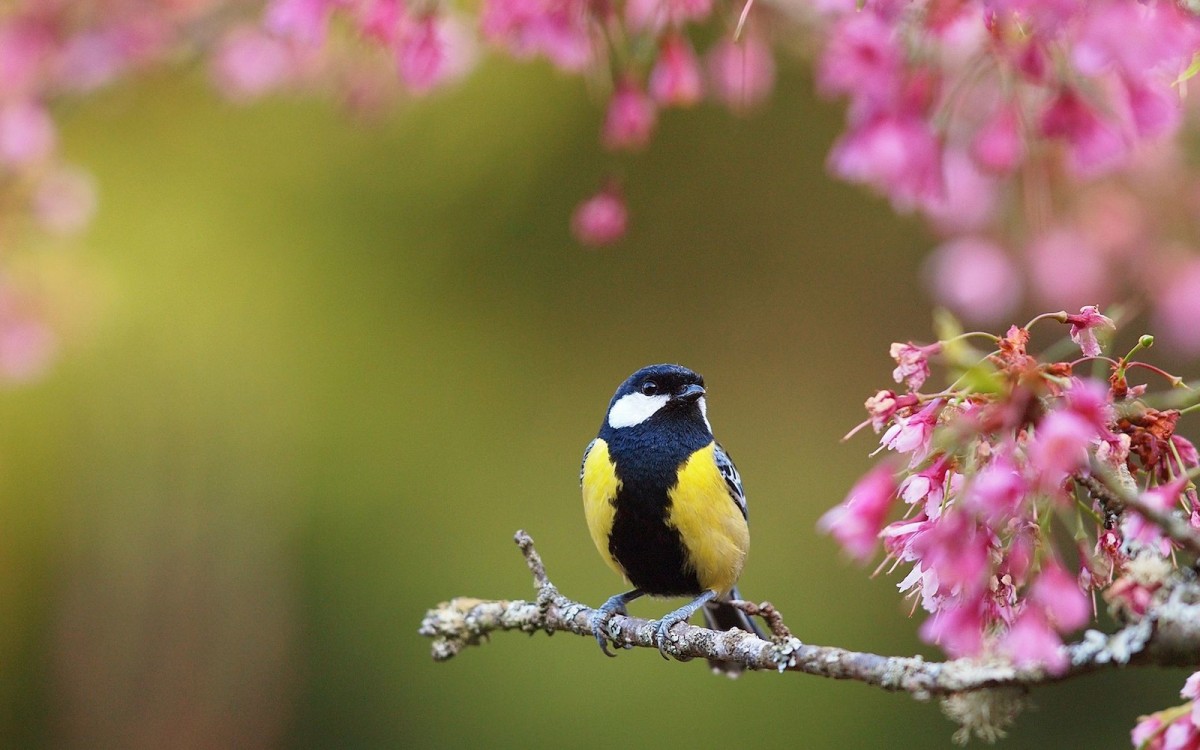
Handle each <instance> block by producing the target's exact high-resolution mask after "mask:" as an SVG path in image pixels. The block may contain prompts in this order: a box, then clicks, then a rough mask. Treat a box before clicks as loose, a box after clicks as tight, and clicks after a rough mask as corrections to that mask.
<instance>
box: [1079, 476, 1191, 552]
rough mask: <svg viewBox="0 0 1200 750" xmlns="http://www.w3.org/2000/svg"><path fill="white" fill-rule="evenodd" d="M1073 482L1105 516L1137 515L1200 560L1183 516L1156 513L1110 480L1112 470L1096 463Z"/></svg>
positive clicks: (1118, 481)
mask: <svg viewBox="0 0 1200 750" xmlns="http://www.w3.org/2000/svg"><path fill="white" fill-rule="evenodd" d="M1075 480H1076V481H1077V482H1079V483H1080V484H1082V485H1083V486H1084V488H1086V489H1087V491H1088V492H1089V493H1090V494H1091V495H1092V497H1094V498H1096V501H1097V502H1099V503H1100V505H1101V506H1102V507H1103V508H1104V510H1105V511H1106V513H1112V514H1120V513H1121V512H1122V511H1123V510H1125V509H1129V510H1133V511H1136V512H1137V513H1139V514H1140V515H1142V516H1143V517H1145V518H1146V520H1148V521H1150V522H1151V523H1153V524H1154V525H1155V526H1157V527H1158V528H1160V529H1162V532H1163V533H1164V534H1166V535H1167V536H1168V537H1169V538H1170V539H1172V540H1173V541H1175V542H1177V543H1178V544H1179V546H1180V547H1182V548H1183V549H1185V550H1187V551H1188V552H1190V553H1191V554H1192V555H1195V556H1196V557H1200V534H1197V533H1196V530H1195V529H1193V528H1192V525H1191V524H1190V523H1188V521H1187V520H1186V519H1185V518H1183V516H1181V515H1178V514H1176V513H1172V512H1171V511H1165V510H1159V509H1158V508H1155V507H1154V506H1153V505H1150V504H1149V503H1147V502H1146V501H1145V500H1143V499H1142V497H1141V495H1139V494H1137V493H1136V492H1130V491H1129V490H1127V489H1126V488H1125V487H1124V486H1122V485H1121V483H1120V480H1118V479H1117V478H1116V477H1115V476H1113V472H1112V470H1111V469H1109V468H1107V467H1104V466H1102V465H1100V464H1099V462H1093V465H1092V473H1091V474H1082V473H1081V474H1077V475H1076V476H1075Z"/></svg>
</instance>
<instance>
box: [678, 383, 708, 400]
mask: <svg viewBox="0 0 1200 750" xmlns="http://www.w3.org/2000/svg"><path fill="white" fill-rule="evenodd" d="M703 395H704V386H702V385H689V386H685V387H684V388H683V390H681V391H679V392H678V393H676V394H675V396H674V397H673V398H672V399H671V400H672V401H686V402H687V403H689V404H694V403H695V402H696V401H697V400H698V399H699V398H700V397H701V396H703Z"/></svg>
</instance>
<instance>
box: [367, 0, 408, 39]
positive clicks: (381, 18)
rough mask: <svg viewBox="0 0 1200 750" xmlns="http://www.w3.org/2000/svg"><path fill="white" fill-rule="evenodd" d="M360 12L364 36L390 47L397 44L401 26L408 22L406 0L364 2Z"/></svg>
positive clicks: (371, 0)
mask: <svg viewBox="0 0 1200 750" xmlns="http://www.w3.org/2000/svg"><path fill="white" fill-rule="evenodd" d="M358 10H359V28H360V29H361V30H362V33H363V35H364V36H366V37H368V38H371V39H375V40H377V41H379V42H382V43H383V44H384V45H385V46H388V47H391V46H392V45H393V44H395V42H396V39H397V38H398V37H399V35H400V29H401V26H402V25H403V24H404V23H405V22H406V21H407V20H408V6H407V4H406V3H405V2H404V0H364V2H362V4H361V5H359V6H358Z"/></svg>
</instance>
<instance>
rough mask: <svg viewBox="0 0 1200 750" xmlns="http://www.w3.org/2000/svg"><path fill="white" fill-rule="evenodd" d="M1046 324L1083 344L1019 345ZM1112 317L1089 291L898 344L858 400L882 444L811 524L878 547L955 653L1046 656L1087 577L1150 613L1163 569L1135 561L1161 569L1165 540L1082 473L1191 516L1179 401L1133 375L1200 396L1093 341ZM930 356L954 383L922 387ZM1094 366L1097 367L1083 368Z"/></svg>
mask: <svg viewBox="0 0 1200 750" xmlns="http://www.w3.org/2000/svg"><path fill="white" fill-rule="evenodd" d="M1055 321H1057V322H1058V323H1059V324H1062V325H1065V326H1069V328H1068V329H1067V330H1066V331H1064V333H1069V335H1070V338H1071V339H1072V340H1073V341H1074V343H1075V344H1076V345H1077V346H1078V347H1079V355H1080V356H1079V357H1078V358H1075V359H1074V360H1065V361H1057V360H1044V359H1040V358H1038V357H1037V356H1035V355H1033V354H1031V353H1030V352H1029V349H1028V345H1029V339H1030V330H1029V329H1030V327H1031V326H1032V325H1033V324H1034V323H1040V324H1041V325H1051V324H1053V323H1054V322H1055ZM1113 328H1114V323H1113V321H1112V320H1110V319H1109V318H1108V317H1107V316H1105V315H1103V314H1102V313H1101V312H1100V311H1099V310H1098V309H1097V308H1095V307H1091V306H1089V307H1085V308H1083V309H1082V310H1080V312H1079V313H1075V314H1068V313H1065V312H1062V313H1055V314H1049V315H1043V316H1039V317H1038V318H1035V319H1034V321H1031V323H1030V324H1027V325H1026V326H1024V327H1017V326H1013V327H1011V328H1010V329H1009V330H1008V332H1007V333H1006V334H1005V335H1004V336H999V337H998V336H992V335H991V334H986V333H971V334H956V335H948V336H947V337H946V338H944V339H943V340H941V341H938V342H936V343H935V344H931V345H926V346H917V345H915V344H912V343H898V344H894V345H893V346H892V352H891V354H892V357H893V359H895V361H896V364H897V367H896V370H895V372H894V373H893V376H894V379H895V381H896V382H897V383H903V384H904V385H905V386H906V388H905V389H904V390H903V391H902V392H895V391H891V390H884V391H880V392H878V393H876V394H875V395H874V396H872V397H871V398H870V399H868V400H867V403H866V408H867V412H868V415H869V418H868V420H867V421H865V422H864V423H863V425H861V426H860V427H866V426H871V427H873V428H874V430H875V432H877V433H880V448H879V451H885V452H887V453H888V454H889V456H888V457H887V458H885V459H884V460H882V461H881V462H880V463H879V464H877V465H876V467H875V468H873V469H871V470H870V471H869V472H868V473H867V474H866V476H864V477H863V478H862V479H861V480H860V481H859V482H858V483H857V484H856V485H855V486H854V488H853V489H851V491H850V493H849V494H848V495H847V497H846V499H845V500H844V501H843V502H842V503H841V504H839V505H837V506H835V507H834V508H833V509H831V510H830V511H828V512H827V513H826V514H825V515H824V516H823V517H822V518H821V520H820V523H819V525H820V528H821V529H822V530H824V531H826V532H827V533H829V534H830V535H832V536H833V537H834V539H836V540H837V541H838V543H839V544H840V545H841V546H842V547H843V549H845V550H846V552H848V553H849V554H850V555H852V556H853V557H855V558H857V559H859V560H861V561H864V562H866V561H869V560H870V559H872V558H873V557H874V556H875V555H876V554H877V553H878V552H879V551H880V550H882V551H883V554H884V561H883V563H882V564H881V565H880V568H881V569H887V570H889V571H891V570H894V569H896V568H904V569H905V570H904V577H903V579H902V580H901V581H900V582H899V584H898V587H899V589H900V591H902V592H904V593H905V594H907V595H909V596H911V597H913V598H914V600H915V602H914V607H916V606H920V607H921V608H922V609H924V610H925V611H926V612H927V613H928V615H929V616H928V617H927V618H926V619H925V621H924V623H923V624H922V626H921V629H920V633H921V636H922V638H923V639H925V640H926V641H928V642H930V643H936V644H938V645H940V646H941V647H942V649H943V650H945V651H946V652H947V653H948V654H950V655H951V656H953V657H962V656H983V655H989V656H999V657H1005V658H1007V659H1009V660H1011V661H1012V662H1013V663H1015V664H1017V665H1022V666H1030V665H1040V666H1044V667H1045V668H1047V669H1049V670H1051V671H1058V670H1061V669H1063V668H1064V667H1065V666H1066V655H1065V653H1064V651H1063V649H1062V648H1061V646H1062V643H1063V641H1062V639H1063V636H1064V635H1066V634H1069V633H1071V632H1072V631H1075V630H1077V629H1079V628H1081V627H1083V626H1084V625H1085V624H1087V623H1088V622H1089V621H1090V620H1091V619H1092V616H1093V607H1094V604H1093V599H1092V596H1093V595H1094V594H1095V593H1096V592H1102V593H1103V594H1104V597H1105V599H1106V600H1107V601H1108V603H1109V606H1110V607H1111V608H1113V610H1114V611H1118V612H1120V613H1121V614H1122V616H1125V617H1132V618H1136V617H1139V616H1141V615H1142V614H1144V613H1145V611H1146V607H1147V605H1148V603H1149V601H1150V598H1151V597H1152V595H1153V593H1154V591H1155V590H1156V586H1157V585H1158V584H1161V578H1162V576H1159V577H1158V578H1155V577H1154V576H1147V574H1146V571H1147V570H1154V569H1155V567H1154V566H1155V564H1158V565H1160V567H1161V569H1162V570H1166V571H1169V570H1171V569H1173V567H1174V563H1173V558H1172V557H1171V555H1172V542H1171V540H1170V539H1168V538H1167V537H1166V536H1164V533H1163V530H1162V529H1160V528H1159V527H1158V526H1157V525H1155V524H1154V523H1152V522H1150V521H1149V520H1148V519H1147V518H1144V517H1142V516H1141V515H1139V513H1138V512H1137V511H1135V510H1132V509H1130V510H1124V511H1122V508H1120V507H1116V505H1115V504H1114V503H1106V501H1105V498H1104V497H1103V496H1098V495H1097V493H1096V491H1095V489H1094V485H1090V484H1088V482H1087V480H1089V479H1091V480H1095V481H1097V482H1100V483H1101V484H1102V485H1104V486H1111V487H1112V489H1111V493H1112V496H1113V497H1117V496H1119V495H1120V493H1121V492H1125V491H1131V492H1136V493H1139V494H1140V497H1141V500H1142V501H1143V502H1144V503H1145V505H1146V506H1147V507H1151V508H1154V509H1156V510H1157V511H1161V512H1163V513H1173V512H1179V513H1181V514H1187V517H1189V518H1190V519H1191V521H1192V523H1193V525H1200V507H1198V506H1197V498H1196V491H1195V487H1194V485H1193V484H1192V477H1194V476H1195V475H1196V474H1197V473H1200V470H1198V466H1200V457H1198V456H1197V452H1196V448H1195V447H1194V446H1193V444H1192V443H1191V442H1189V441H1188V440H1187V439H1186V438H1184V437H1182V436H1181V435H1179V434H1177V433H1176V431H1175V428H1176V424H1177V422H1178V420H1179V418H1180V416H1181V414H1183V413H1184V412H1185V411H1186V409H1185V410H1183V411H1181V410H1179V409H1166V408H1155V407H1153V406H1151V404H1152V403H1157V401H1156V399H1160V398H1161V395H1162V394H1155V393H1148V388H1147V386H1146V385H1145V384H1142V385H1130V383H1129V377H1128V376H1129V374H1130V373H1131V372H1145V373H1149V375H1150V377H1151V378H1154V379H1159V380H1160V381H1165V385H1166V386H1168V388H1167V390H1172V389H1179V390H1186V391H1187V393H1188V394H1189V397H1190V398H1191V400H1192V401H1200V393H1197V392H1196V391H1192V390H1190V389H1189V388H1188V387H1187V386H1186V385H1184V384H1182V380H1181V379H1179V378H1175V377H1174V376H1170V375H1168V374H1166V373H1164V372H1163V371H1161V370H1159V369H1158V368H1156V367H1154V366H1152V365H1149V364H1147V363H1144V362H1141V361H1139V360H1137V359H1134V358H1133V357H1132V356H1130V355H1127V356H1126V357H1121V358H1111V357H1107V356H1105V355H1104V354H1103V353H1102V344H1101V342H1102V341H1104V340H1106V339H1107V338H1108V337H1109V336H1110V335H1111V333H1112V330H1113ZM973 341H981V342H984V343H986V344H987V347H988V349H990V350H991V351H990V352H982V351H979V350H977V349H975V348H974V347H973V346H972V342H973ZM1150 343H1152V340H1151V339H1149V337H1146V338H1145V339H1144V340H1143V341H1141V342H1139V346H1138V348H1137V349H1135V350H1134V352H1131V353H1130V354H1131V355H1132V354H1135V353H1136V351H1137V350H1138V349H1140V348H1141V347H1143V346H1146V345H1149V344H1150ZM931 364H938V365H940V366H942V367H944V368H945V369H946V370H947V372H948V373H949V374H950V375H951V376H952V377H953V379H954V382H953V384H951V385H950V386H949V387H947V388H945V389H943V390H939V391H935V392H924V391H922V390H921V389H922V388H923V386H924V385H925V383H926V381H927V380H928V378H929V377H930V372H931V370H930V365H931ZM1096 365H1102V366H1103V368H1104V369H1105V370H1107V373H1108V378H1107V380H1099V379H1096V378H1094V377H1089V376H1084V375H1081V374H1080V373H1079V372H1077V371H1093V369H1094V367H1095V366H1096ZM1138 488H1141V489H1138ZM1147 512H1149V511H1147ZM897 516H898V517H897Z"/></svg>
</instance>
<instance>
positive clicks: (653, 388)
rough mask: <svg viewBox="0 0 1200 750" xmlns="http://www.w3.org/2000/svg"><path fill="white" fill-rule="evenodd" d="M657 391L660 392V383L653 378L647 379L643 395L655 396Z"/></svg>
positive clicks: (643, 386)
mask: <svg viewBox="0 0 1200 750" xmlns="http://www.w3.org/2000/svg"><path fill="white" fill-rule="evenodd" d="M656 393H658V383H655V382H654V381H653V380H647V381H646V382H645V383H642V395H644V396H653V395H654V394H656Z"/></svg>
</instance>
